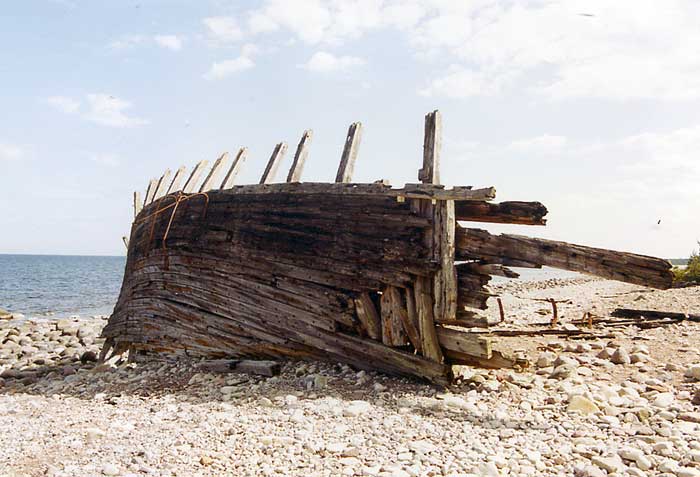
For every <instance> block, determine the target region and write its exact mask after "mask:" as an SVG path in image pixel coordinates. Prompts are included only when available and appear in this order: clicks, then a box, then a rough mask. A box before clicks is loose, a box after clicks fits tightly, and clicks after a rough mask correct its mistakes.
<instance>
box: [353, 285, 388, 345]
mask: <svg viewBox="0 0 700 477" xmlns="http://www.w3.org/2000/svg"><path fill="white" fill-rule="evenodd" d="M355 311H356V313H357V318H358V319H359V320H360V323H361V324H362V327H363V329H364V330H365V332H366V333H367V336H369V337H370V338H372V339H373V340H381V339H382V321H381V318H380V316H379V313H378V312H377V307H376V306H375V305H374V301H372V298H371V297H370V296H369V293H368V292H362V293H360V295H359V296H358V297H357V298H356V299H355Z"/></svg>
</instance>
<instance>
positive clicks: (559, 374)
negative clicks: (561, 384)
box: [549, 364, 576, 379]
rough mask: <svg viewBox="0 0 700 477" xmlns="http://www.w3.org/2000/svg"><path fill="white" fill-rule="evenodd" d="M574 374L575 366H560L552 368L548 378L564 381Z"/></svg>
mask: <svg viewBox="0 0 700 477" xmlns="http://www.w3.org/2000/svg"><path fill="white" fill-rule="evenodd" d="M575 372H576V366H575V365H571V364H561V365H559V366H557V367H556V368H554V371H552V374H550V375H549V377H550V378H558V379H566V378H568V377H569V376H571V375H572V374H574V373H575Z"/></svg>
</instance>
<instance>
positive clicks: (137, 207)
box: [134, 191, 143, 218]
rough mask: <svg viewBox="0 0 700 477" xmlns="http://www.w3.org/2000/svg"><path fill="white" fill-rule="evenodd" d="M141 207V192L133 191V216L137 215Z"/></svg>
mask: <svg viewBox="0 0 700 477" xmlns="http://www.w3.org/2000/svg"><path fill="white" fill-rule="evenodd" d="M142 208H143V202H142V201H141V192H139V191H136V192H134V218H136V216H137V215H139V212H141V209H142Z"/></svg>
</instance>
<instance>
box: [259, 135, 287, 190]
mask: <svg viewBox="0 0 700 477" xmlns="http://www.w3.org/2000/svg"><path fill="white" fill-rule="evenodd" d="M285 152H287V143H286V142H280V143H279V144H277V145H276V146H275V149H274V150H273V151H272V155H271V156H270V160H269V161H267V166H266V167H265V172H263V175H262V177H261V178H260V183H261V184H269V183H271V182H273V181H274V180H275V175H276V174H277V169H279V167H280V163H281V162H282V158H284V153H285Z"/></svg>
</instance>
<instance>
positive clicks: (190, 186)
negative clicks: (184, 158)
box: [182, 159, 209, 194]
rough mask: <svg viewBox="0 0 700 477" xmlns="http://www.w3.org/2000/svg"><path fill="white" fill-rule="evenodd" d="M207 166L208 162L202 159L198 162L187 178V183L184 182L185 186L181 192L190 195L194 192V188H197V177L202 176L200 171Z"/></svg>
mask: <svg viewBox="0 0 700 477" xmlns="http://www.w3.org/2000/svg"><path fill="white" fill-rule="evenodd" d="M207 164H209V161H207V160H206V159H204V160H203V161H199V162H198V163H197V165H196V166H194V169H192V173H191V174H190V177H188V178H187V182H185V185H184V186H182V192H184V193H185V194H191V193H192V192H194V191H195V187H197V182H198V181H199V176H201V175H202V171H203V170H204V168H205V167H207Z"/></svg>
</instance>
